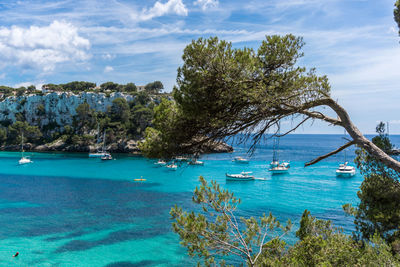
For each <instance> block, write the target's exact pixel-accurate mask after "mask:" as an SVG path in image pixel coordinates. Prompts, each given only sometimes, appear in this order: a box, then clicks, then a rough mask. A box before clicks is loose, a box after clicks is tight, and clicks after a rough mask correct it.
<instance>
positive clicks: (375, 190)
mask: <svg viewBox="0 0 400 267" xmlns="http://www.w3.org/2000/svg"><path fill="white" fill-rule="evenodd" d="M376 132H377V133H378V135H377V136H375V137H374V138H372V142H373V143H374V144H375V145H377V146H378V147H379V148H381V149H382V150H383V151H385V152H386V153H390V152H391V151H392V149H393V147H394V146H393V144H392V143H391V142H390V140H389V136H388V135H387V134H386V133H385V124H384V123H383V122H381V123H379V124H378V126H377V127H376ZM356 155H357V157H356V159H355V162H356V163H357V167H358V168H359V170H360V172H361V174H363V175H365V176H364V181H363V182H362V184H361V186H360V191H358V192H357V196H358V198H359V199H360V204H359V205H358V207H357V208H355V207H352V206H351V205H350V204H346V205H344V206H343V208H344V209H345V211H346V212H347V213H349V214H351V215H354V217H355V218H354V223H355V225H356V230H357V234H356V236H357V238H358V239H364V240H371V239H372V238H373V237H374V235H375V234H378V235H379V236H380V237H381V238H383V239H384V240H385V241H386V242H388V243H389V244H391V246H392V249H393V253H396V254H399V255H400V183H399V181H398V176H397V173H395V172H393V170H391V169H389V168H387V167H386V165H384V164H383V163H382V162H381V161H380V160H379V158H376V157H374V156H373V155H370V154H368V153H367V152H366V151H365V150H363V149H357V150H356Z"/></svg>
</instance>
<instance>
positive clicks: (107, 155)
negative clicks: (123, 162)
mask: <svg viewBox="0 0 400 267" xmlns="http://www.w3.org/2000/svg"><path fill="white" fill-rule="evenodd" d="M101 160H112V156H111V154H110V153H105V154H104V156H102V157H101Z"/></svg>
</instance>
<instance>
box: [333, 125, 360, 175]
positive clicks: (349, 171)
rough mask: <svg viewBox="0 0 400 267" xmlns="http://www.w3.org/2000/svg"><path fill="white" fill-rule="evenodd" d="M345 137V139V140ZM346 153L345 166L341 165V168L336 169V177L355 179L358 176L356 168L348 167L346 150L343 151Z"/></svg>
mask: <svg viewBox="0 0 400 267" xmlns="http://www.w3.org/2000/svg"><path fill="white" fill-rule="evenodd" d="M344 136H345V137H346V130H345V131H344ZM345 137H343V139H345ZM343 152H344V164H340V165H339V168H337V169H336V176H338V177H347V178H349V177H353V176H354V175H355V174H356V168H355V167H353V166H350V165H348V164H349V163H348V162H347V159H346V157H347V153H346V149H345V150H344V151H343Z"/></svg>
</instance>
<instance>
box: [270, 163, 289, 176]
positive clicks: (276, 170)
mask: <svg viewBox="0 0 400 267" xmlns="http://www.w3.org/2000/svg"><path fill="white" fill-rule="evenodd" d="M269 171H270V172H271V174H285V173H288V172H289V168H288V167H286V166H283V165H282V164H279V165H278V166H275V167H272V168H270V169H269Z"/></svg>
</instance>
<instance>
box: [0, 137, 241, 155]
mask: <svg viewBox="0 0 400 267" xmlns="http://www.w3.org/2000/svg"><path fill="white" fill-rule="evenodd" d="M139 142H140V140H127V141H121V142H118V143H111V144H109V145H107V146H106V150H107V151H108V152H110V153H121V154H132V155H142V152H141V151H140V149H139ZM23 148H24V150H25V151H27V152H71V153H90V152H96V151H97V149H98V147H97V146H95V145H86V144H66V143H65V142H63V141H62V140H56V141H54V142H52V143H47V144H40V145H35V144H32V143H25V144H24V146H23ZM0 151H4V152H18V151H21V146H20V145H2V146H0ZM232 152H233V147H232V146H230V145H228V144H226V143H224V142H215V143H210V144H207V145H205V146H203V147H202V148H201V151H200V154H211V153H232Z"/></svg>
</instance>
